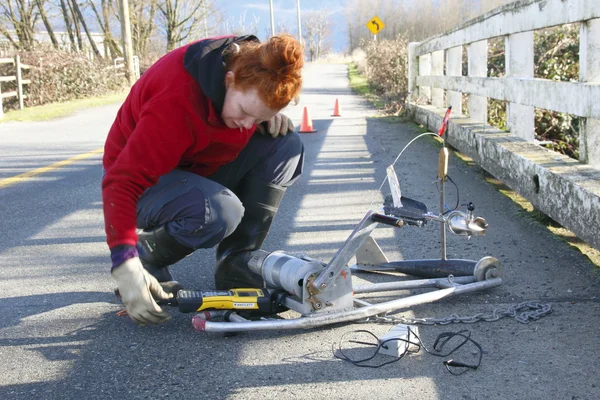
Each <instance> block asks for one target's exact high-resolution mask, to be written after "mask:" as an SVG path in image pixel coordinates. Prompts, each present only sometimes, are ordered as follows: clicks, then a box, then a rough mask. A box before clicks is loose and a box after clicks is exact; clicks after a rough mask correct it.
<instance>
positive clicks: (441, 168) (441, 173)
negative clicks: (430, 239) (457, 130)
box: [438, 140, 448, 260]
mask: <svg viewBox="0 0 600 400" xmlns="http://www.w3.org/2000/svg"><path fill="white" fill-rule="evenodd" d="M447 176H448V148H447V147H446V141H445V140H443V142H442V148H441V150H440V157H439V159H438V178H439V180H440V215H444V212H445V210H444V205H445V204H446V180H447ZM440 234H441V240H440V241H441V247H442V249H441V250H442V254H441V258H442V260H446V223H445V222H442V223H441V224H440Z"/></svg>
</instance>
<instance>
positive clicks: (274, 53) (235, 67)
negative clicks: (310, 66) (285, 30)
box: [227, 34, 304, 110]
mask: <svg viewBox="0 0 600 400" xmlns="http://www.w3.org/2000/svg"><path fill="white" fill-rule="evenodd" d="M303 66H304V48H303V47H302V45H301V44H300V43H299V42H298V41H297V40H296V39H295V38H294V37H293V36H291V35H287V34H284V35H278V36H273V37H271V38H270V39H269V40H268V41H267V42H264V43H259V42H245V43H241V44H240V46H239V51H235V50H233V51H231V53H230V54H229V57H228V58H227V69H228V70H229V71H232V72H233V73H234V74H235V78H234V79H235V81H234V83H235V85H236V87H238V88H239V89H240V90H247V89H251V88H256V89H257V92H258V95H259V97H260V98H261V100H262V101H264V103H265V104H266V105H267V107H269V108H271V109H274V110H280V109H282V108H284V107H285V106H287V105H288V104H289V103H290V101H292V100H293V99H294V98H296V97H297V96H298V95H299V94H300V90H301V89H302V75H301V70H302V67H303Z"/></svg>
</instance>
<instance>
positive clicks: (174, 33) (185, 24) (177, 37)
mask: <svg viewBox="0 0 600 400" xmlns="http://www.w3.org/2000/svg"><path fill="white" fill-rule="evenodd" d="M158 10H159V15H160V18H159V21H160V28H161V29H162V31H163V32H164V34H165V36H166V39H167V51H170V50H173V49H174V48H175V47H177V46H178V45H180V44H181V42H183V41H185V40H190V39H195V38H196V36H197V35H198V33H199V32H200V31H202V30H204V18H207V17H208V15H209V14H210V12H211V10H212V4H211V2H210V1H207V0H187V1H185V0H160V2H159V4H158Z"/></svg>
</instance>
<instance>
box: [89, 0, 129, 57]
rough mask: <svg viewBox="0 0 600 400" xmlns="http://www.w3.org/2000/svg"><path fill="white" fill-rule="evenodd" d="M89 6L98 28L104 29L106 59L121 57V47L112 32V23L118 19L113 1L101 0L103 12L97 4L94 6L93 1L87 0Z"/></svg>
mask: <svg viewBox="0 0 600 400" xmlns="http://www.w3.org/2000/svg"><path fill="white" fill-rule="evenodd" d="M87 4H88V5H89V6H90V8H91V9H92V11H93V12H94V15H95V16H96V20H97V22H98V26H100V29H102V33H103V34H104V55H105V57H109V58H114V57H121V56H122V55H123V52H122V50H121V45H120V44H119V43H118V42H117V40H116V39H115V38H114V37H113V34H112V31H111V29H110V23H111V22H112V20H113V19H114V18H115V17H116V13H115V9H114V2H113V0H101V2H100V6H101V10H100V11H101V12H99V11H98V8H97V7H96V4H94V1H93V0H87Z"/></svg>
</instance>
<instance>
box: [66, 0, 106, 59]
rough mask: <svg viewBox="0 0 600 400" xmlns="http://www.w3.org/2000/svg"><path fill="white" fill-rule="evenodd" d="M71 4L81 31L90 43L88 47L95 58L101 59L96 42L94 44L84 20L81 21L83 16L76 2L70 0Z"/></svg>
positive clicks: (75, 0)
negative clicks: (81, 27) (81, 28)
mask: <svg viewBox="0 0 600 400" xmlns="http://www.w3.org/2000/svg"><path fill="white" fill-rule="evenodd" d="M71 2H72V3H73V10H75V14H76V15H77V17H78V18H79V21H80V22H81V26H83V30H84V31H85V34H86V36H87V38H88V40H89V41H90V46H91V47H92V51H93V52H94V54H95V55H96V57H98V58H99V59H102V54H100V51H99V50H98V46H96V42H94V38H93V37H92V35H91V34H90V30H89V29H88V27H87V24H86V23H85V19H83V15H82V14H81V10H80V9H79V5H78V4H77V0H71Z"/></svg>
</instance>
